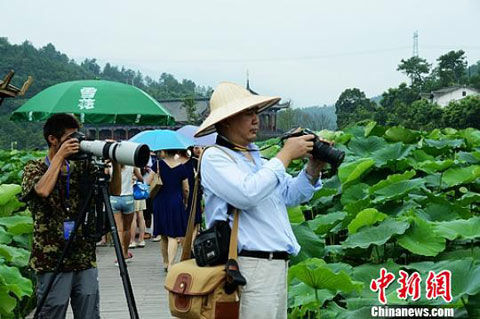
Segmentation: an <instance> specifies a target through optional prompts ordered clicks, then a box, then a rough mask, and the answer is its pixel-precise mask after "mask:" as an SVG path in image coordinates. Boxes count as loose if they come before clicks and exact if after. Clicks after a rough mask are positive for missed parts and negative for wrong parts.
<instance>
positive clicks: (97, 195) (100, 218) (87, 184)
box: [34, 158, 139, 319]
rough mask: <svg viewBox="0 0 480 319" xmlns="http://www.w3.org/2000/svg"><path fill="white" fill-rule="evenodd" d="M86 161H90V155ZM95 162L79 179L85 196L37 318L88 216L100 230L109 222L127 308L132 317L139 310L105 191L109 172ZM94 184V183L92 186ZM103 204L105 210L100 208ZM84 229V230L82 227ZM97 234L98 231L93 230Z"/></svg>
mask: <svg viewBox="0 0 480 319" xmlns="http://www.w3.org/2000/svg"><path fill="white" fill-rule="evenodd" d="M89 161H91V162H93V161H92V160H91V158H89ZM94 163H95V165H96V166H97V168H98V169H97V173H96V175H95V176H93V180H92V176H89V174H88V172H86V173H85V176H84V177H83V180H82V183H81V184H82V186H83V187H82V189H85V190H86V191H87V194H86V196H85V197H84V198H82V202H81V205H80V212H79V214H78V216H77V218H76V220H75V227H74V228H73V230H72V233H71V234H70V236H69V238H68V240H67V242H66V244H65V247H64V249H63V251H62V255H61V256H60V259H59V261H58V263H57V265H56V267H55V270H54V272H53V275H52V276H51V278H50V280H49V281H48V283H47V285H46V289H45V293H44V294H43V295H42V297H41V299H40V300H39V302H38V305H37V309H36V310H35V315H34V319H38V315H39V314H40V311H41V310H42V307H43V305H44V304H45V301H46V300H47V296H48V293H49V292H50V290H51V288H52V286H53V283H54V281H55V278H56V277H57V275H58V274H59V273H60V272H61V270H62V266H63V260H64V259H65V257H67V255H68V254H69V252H70V249H71V247H72V243H73V241H74V239H75V237H76V235H77V233H78V229H79V227H80V225H82V224H83V225H85V226H86V225H87V222H88V219H90V218H92V217H94V218H95V221H96V228H97V232H98V231H99V230H100V231H101V234H100V235H102V234H104V233H106V230H107V229H108V227H107V225H108V226H110V232H111V233H112V239H113V243H114V247H115V254H116V255H117V260H118V266H119V270H120V277H121V278H122V283H123V290H124V291H125V297H126V299H127V305H128V311H129V313H130V318H131V319H138V318H139V316H138V312H137V306H136V303H135V297H134V295H133V290H132V285H131V283H130V277H129V275H128V270H127V265H126V263H125V260H124V259H123V254H122V246H121V244H120V239H119V237H118V232H117V227H116V225H115V219H114V218H113V211H112V206H111V204H110V198H109V194H108V181H109V176H108V175H107V174H105V173H104V170H103V169H104V164H103V163H101V164H100V163H96V162H94ZM92 186H93V187H92ZM92 197H93V199H94V200H95V211H93V212H89V209H90V208H91V207H90V203H91V201H92ZM103 207H105V211H104V210H103ZM84 232H85V231H84ZM94 235H97V234H94Z"/></svg>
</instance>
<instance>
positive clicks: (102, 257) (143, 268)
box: [27, 240, 180, 319]
mask: <svg viewBox="0 0 480 319" xmlns="http://www.w3.org/2000/svg"><path fill="white" fill-rule="evenodd" d="M131 252H132V253H133V256H134V260H133V261H132V262H131V263H129V264H127V269H128V273H129V276H130V280H131V283H132V289H133V292H134V295H135V302H136V304H137V310H138V314H139V317H140V318H142V319H167V318H168V319H170V318H173V317H172V316H171V315H170V311H169V309H168V299H167V293H166V290H165V289H164V287H163V285H164V282H165V275H166V273H165V272H164V270H163V262H162V257H161V252H160V243H158V242H152V241H149V240H147V241H146V246H145V248H135V249H132V250H131ZM179 253H180V252H179ZM177 256H178V254H177ZM115 259H116V257H115V250H114V247H98V248H97V262H98V272H99V275H98V279H99V283H100V315H101V318H103V319H110V318H112V319H129V318H130V315H129V312H128V306H127V301H126V298H125V293H124V290H123V285H122V279H121V277H120V271H119V268H118V267H117V266H115V264H114V260H115ZM68 308H69V309H68V312H67V318H68V319H73V314H72V310H71V307H70V306H69V307H68ZM27 318H33V313H32V314H30V316H28V317H27Z"/></svg>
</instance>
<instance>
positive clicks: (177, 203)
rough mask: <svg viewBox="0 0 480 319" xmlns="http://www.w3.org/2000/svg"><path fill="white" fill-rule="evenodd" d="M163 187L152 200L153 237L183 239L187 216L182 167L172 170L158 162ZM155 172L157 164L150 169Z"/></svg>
mask: <svg viewBox="0 0 480 319" xmlns="http://www.w3.org/2000/svg"><path fill="white" fill-rule="evenodd" d="M158 168H159V169H160V177H161V178H162V182H163V185H162V187H161V188H160V190H159V191H158V193H157V195H156V196H155V198H154V199H153V235H154V236H157V235H164V236H168V237H184V236H185V232H186V230H187V222H188V216H187V213H186V212H185V208H184V206H183V191H182V181H183V180H184V179H186V178H187V172H186V170H185V167H184V166H183V165H177V166H175V167H173V168H170V166H168V165H167V163H165V162H164V161H163V160H160V161H159V162H158ZM152 170H154V171H155V172H156V171H157V163H155V164H154V165H153V167H152Z"/></svg>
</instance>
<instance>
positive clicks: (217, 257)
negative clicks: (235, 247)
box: [193, 221, 231, 267]
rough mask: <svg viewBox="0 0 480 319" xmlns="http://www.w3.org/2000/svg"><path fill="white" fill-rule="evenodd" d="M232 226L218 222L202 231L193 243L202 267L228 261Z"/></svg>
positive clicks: (195, 254)
mask: <svg viewBox="0 0 480 319" xmlns="http://www.w3.org/2000/svg"><path fill="white" fill-rule="evenodd" d="M230 233H231V229H230V225H229V224H228V222H226V221H217V222H215V224H214V225H213V226H212V227H210V228H209V229H206V230H204V231H202V232H201V233H200V234H199V235H197V237H196V238H195V241H194V242H193V253H194V256H195V260H196V261H197V265H198V266H200V267H205V266H216V265H222V264H225V263H226V262H227V260H228V248H229V243H230Z"/></svg>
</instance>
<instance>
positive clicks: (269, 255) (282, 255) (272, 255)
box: [238, 250, 290, 260]
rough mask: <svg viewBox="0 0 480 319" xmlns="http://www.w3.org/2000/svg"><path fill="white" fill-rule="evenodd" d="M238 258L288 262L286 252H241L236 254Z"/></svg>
mask: <svg viewBox="0 0 480 319" xmlns="http://www.w3.org/2000/svg"><path fill="white" fill-rule="evenodd" d="M238 255H239V256H243V257H253V258H262V259H268V260H272V259H281V260H288V259H289V256H290V255H289V254H288V253H287V252H286V251H259V250H242V251H241V252H240V253H238Z"/></svg>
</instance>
